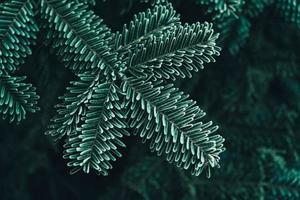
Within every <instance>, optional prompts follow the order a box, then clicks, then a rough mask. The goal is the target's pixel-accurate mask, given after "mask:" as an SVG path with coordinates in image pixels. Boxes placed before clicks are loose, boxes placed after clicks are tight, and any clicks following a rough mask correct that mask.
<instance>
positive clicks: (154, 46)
mask: <svg viewBox="0 0 300 200" xmlns="http://www.w3.org/2000/svg"><path fill="white" fill-rule="evenodd" d="M217 38H218V34H215V33H214V31H213V29H212V25H211V24H209V23H204V24H200V23H196V24H193V25H191V26H189V25H187V24H186V25H184V26H179V27H176V29H175V31H173V32H167V33H166V34H164V35H162V36H161V37H152V38H151V40H149V42H148V44H146V45H144V46H143V47H142V48H140V49H138V50H137V51H136V52H134V53H133V54H132V55H131V57H130V58H129V67H128V70H129V72H130V73H131V74H134V75H135V76H137V77H141V78H145V77H149V76H153V77H154V78H158V79H159V78H165V79H169V78H171V79H172V80H175V76H181V77H182V78H185V77H186V76H188V77H191V76H192V74H191V72H190V71H195V72H197V71H198V70H199V69H203V64H204V63H209V62H215V58H214V56H218V55H219V53H220V50H221V49H220V48H219V47H218V46H216V39H217Z"/></svg>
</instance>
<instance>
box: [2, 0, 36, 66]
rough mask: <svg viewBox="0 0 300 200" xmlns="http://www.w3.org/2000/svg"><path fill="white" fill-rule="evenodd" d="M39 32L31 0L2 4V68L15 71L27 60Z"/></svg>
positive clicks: (16, 0) (17, 0)
mask: <svg viewBox="0 0 300 200" xmlns="http://www.w3.org/2000/svg"><path fill="white" fill-rule="evenodd" d="M37 32H38V27H37V25H36V23H35V20H34V11H33V5H32V1H31V0H11V1H8V2H5V3H2V4H0V70H1V69H2V70H7V71H14V70H15V69H16V67H17V66H19V65H21V64H23V63H24V62H25V58H26V57H27V56H28V55H30V54H31V53H32V51H31V48H30V46H31V45H32V44H34V43H35V39H36V34H37Z"/></svg>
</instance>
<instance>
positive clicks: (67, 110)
mask: <svg viewBox="0 0 300 200" xmlns="http://www.w3.org/2000/svg"><path fill="white" fill-rule="evenodd" d="M79 78H80V79H79V80H78V81H72V82H71V86H69V87H67V93H66V94H65V95H64V96H62V97H60V100H61V101H62V103H61V104H58V105H57V106H56V108H57V115H56V116H55V117H54V118H53V119H51V124H50V125H49V126H48V130H47V131H46V133H45V134H46V135H51V136H52V137H53V139H54V140H55V141H57V140H59V139H61V138H63V137H64V136H65V135H67V136H71V135H77V129H78V128H79V126H80V123H81V118H82V117H83V116H85V113H86V109H87V107H86V104H87V103H88V102H89V101H90V100H91V97H92V95H93V94H94V92H95V90H96V88H97V87H98V85H99V84H100V79H103V78H104V77H103V76H101V77H100V74H93V73H90V72H86V73H84V74H79Z"/></svg>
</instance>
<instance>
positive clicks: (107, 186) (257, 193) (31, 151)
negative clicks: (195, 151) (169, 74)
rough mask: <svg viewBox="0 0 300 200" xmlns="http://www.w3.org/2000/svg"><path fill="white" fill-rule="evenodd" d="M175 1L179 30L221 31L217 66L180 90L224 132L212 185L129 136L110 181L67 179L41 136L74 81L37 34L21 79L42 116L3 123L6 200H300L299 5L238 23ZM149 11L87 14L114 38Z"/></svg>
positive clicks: (0, 168)
mask: <svg viewBox="0 0 300 200" xmlns="http://www.w3.org/2000/svg"><path fill="white" fill-rule="evenodd" d="M171 2H172V3H173V4H174V7H175V8H176V10H177V11H178V13H180V15H181V19H182V21H183V22H188V23H192V22H197V21H200V22H204V21H210V22H213V23H214V27H215V29H216V31H217V32H220V39H219V46H221V47H222V49H223V50H222V52H221V56H219V57H218V58H217V62H216V63H211V64H208V65H206V68H205V69H204V70H202V71H200V72H199V73H198V74H196V75H195V76H194V77H193V78H192V79H188V80H179V81H178V82H177V83H176V84H177V86H178V87H180V88H181V89H182V90H184V91H185V92H186V93H189V94H191V97H192V98H193V99H194V100H196V101H197V102H198V104H199V106H200V107H201V108H202V109H204V110H205V111H206V112H207V115H208V119H212V120H213V121H215V123H216V124H218V125H219V126H220V131H219V132H220V134H222V136H223V137H225V139H226V142H225V146H226V148H227V150H226V152H224V153H223V154H222V155H221V158H222V159H221V163H220V164H221V168H220V169H214V170H213V171H212V177H211V178H210V179H207V178H206V176H205V174H203V175H201V176H199V177H192V176H191V175H190V174H189V173H186V172H184V171H182V170H180V169H178V168H176V167H175V166H173V165H170V164H168V163H167V162H165V161H164V159H162V158H159V157H157V156H156V155H155V154H152V153H151V152H150V151H149V149H148V146H147V145H145V144H142V143H141V141H140V140H139V138H135V137H129V138H127V139H126V141H125V142H126V144H127V148H126V149H123V150H122V154H123V157H122V158H121V159H119V161H118V162H116V163H114V169H113V170H112V171H111V172H110V175H109V176H107V177H103V176H97V175H96V174H88V175H86V174H82V173H78V174H76V175H69V173H68V170H69V169H68V168H67V166H66V161H65V160H63V158H62V143H54V142H53V141H52V140H51V138H49V137H47V136H45V135H43V133H44V131H45V130H46V127H47V124H48V122H49V120H50V118H51V117H52V116H53V115H54V114H55V110H54V108H53V106H54V105H55V104H57V103H58V99H57V97H58V96H61V95H62V94H63V93H64V92H65V88H66V86H67V84H68V83H69V81H70V80H72V79H74V75H72V73H71V72H70V71H69V70H67V69H66V68H65V67H64V66H63V64H61V63H60V62H59V60H58V59H57V57H56V56H55V55H54V54H53V53H51V49H49V47H47V46H44V45H42V43H43V41H42V40H43V39H42V38H43V37H42V35H43V32H41V33H40V37H39V41H38V42H37V45H36V46H35V47H33V55H32V56H30V57H29V58H28V59H27V62H26V64H24V65H22V67H21V68H20V70H19V71H18V72H17V74H22V75H23V74H25V75H27V77H28V79H29V82H31V83H33V84H34V85H35V86H36V87H37V91H38V94H39V95H40V96H41V99H40V101H39V106H40V107H41V111H40V112H38V113H36V114H30V115H28V116H27V119H26V120H25V121H23V122H22V123H21V124H19V125H15V124H9V123H8V122H7V121H0V148H1V150H0V199H3V200H19V199H20V200H48V199H49V200H50V199H51V200H65V199H72V200H115V199H118V200H119V199H120V200H123V199H124V200H200V199H208V200H209V199H216V200H219V199H251V200H253V199H270V200H273V199H300V160H299V153H300V133H299V128H300V125H299V124H300V120H299V114H300V79H299V78H300V60H299V58H300V51H299V48H300V31H299V30H300V2H299V1H297V0H278V1H271V0H247V1H244V2H243V3H242V5H240V6H236V12H235V15H236V16H235V15H234V14H232V13H231V14H228V15H227V14H226V15H224V16H223V15H222V16H218V13H217V11H218V10H217V9H215V8H216V5H215V4H216V3H215V4H214V3H205V2H210V1H202V0H174V1H171ZM212 2H214V1H212ZM215 2H221V1H215ZM224 2H226V1H224ZM228 2H229V3H230V2H231V3H232V5H233V8H235V7H234V6H235V4H234V1H228ZM224 5H225V4H224ZM228 5H230V4H228ZM150 6H151V3H141V2H140V1H139V0H106V1H105V2H103V1H97V2H96V5H95V6H91V9H93V10H94V11H95V12H96V13H97V14H98V15H99V16H101V17H102V18H103V19H104V21H105V22H106V24H108V26H110V27H111V28H112V29H113V30H114V31H117V30H120V29H121V27H122V25H123V24H124V23H126V22H128V21H129V20H130V19H131V18H132V16H133V15H134V14H135V13H137V12H139V11H143V10H145V9H147V8H149V7H150ZM293 6H294V7H293ZM208 11H210V12H208ZM216 13H217V14H216Z"/></svg>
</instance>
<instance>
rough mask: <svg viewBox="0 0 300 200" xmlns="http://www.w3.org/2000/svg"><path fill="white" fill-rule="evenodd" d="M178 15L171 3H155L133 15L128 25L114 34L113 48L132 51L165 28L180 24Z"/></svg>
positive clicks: (120, 50) (158, 34) (123, 51)
mask: <svg viewBox="0 0 300 200" xmlns="http://www.w3.org/2000/svg"><path fill="white" fill-rule="evenodd" d="M179 20H180V19H179V15H178V14H176V11H175V10H174V9H173V7H172V5H171V4H169V3H168V4H166V5H156V6H155V7H154V8H153V9H151V10H150V9H148V10H147V11H146V12H140V13H138V14H137V15H134V17H133V20H132V21H131V22H130V23H129V25H127V24H125V25H124V26H123V29H122V31H121V33H120V32H117V33H116V34H115V35H114V39H113V44H112V46H113V49H115V50H117V51H118V52H119V53H125V52H127V53H128V51H133V50H134V49H135V48H137V47H138V46H139V45H141V44H144V43H145V42H146V41H147V40H148V39H149V38H150V37H152V36H160V35H161V34H162V33H164V32H166V31H167V30H170V31H172V30H174V28H175V26H177V25H179V24H180V21H179Z"/></svg>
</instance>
